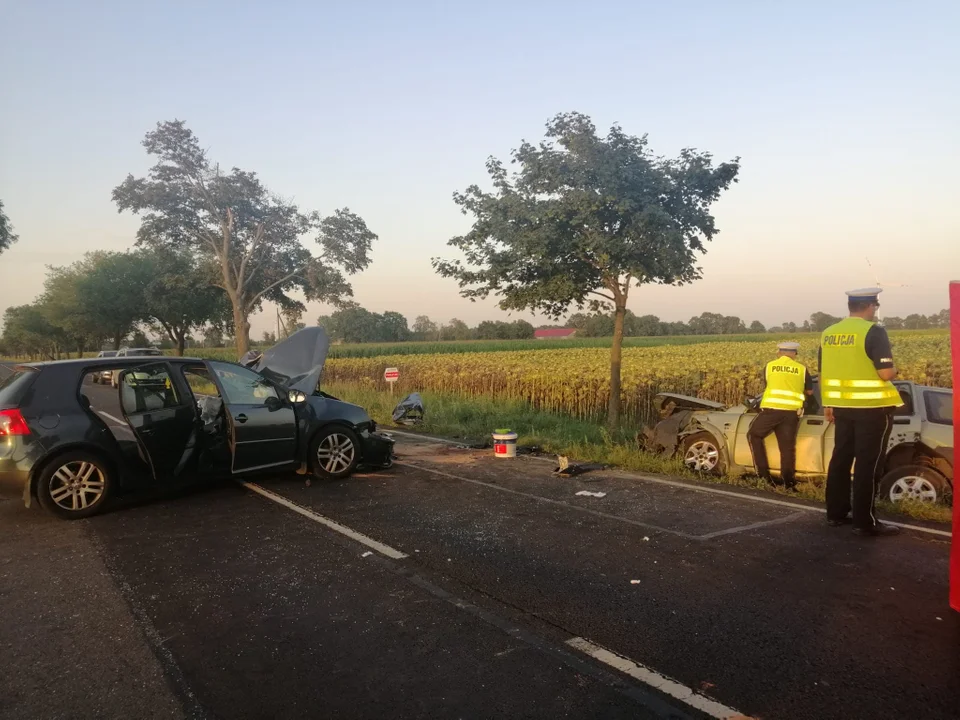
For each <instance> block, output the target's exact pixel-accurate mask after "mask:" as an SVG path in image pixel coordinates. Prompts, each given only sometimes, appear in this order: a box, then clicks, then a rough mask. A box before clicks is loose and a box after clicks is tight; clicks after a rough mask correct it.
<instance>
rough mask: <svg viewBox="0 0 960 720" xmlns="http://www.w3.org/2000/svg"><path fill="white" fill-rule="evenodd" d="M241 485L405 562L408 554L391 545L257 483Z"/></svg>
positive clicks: (242, 483) (393, 558) (391, 557)
mask: <svg viewBox="0 0 960 720" xmlns="http://www.w3.org/2000/svg"><path fill="white" fill-rule="evenodd" d="M240 484H241V485H243V486H244V487H245V488H247V489H248V490H253V492H255V493H257V494H258V495H261V496H262V497H265V498H266V499H267V500H271V501H273V502H275V503H277V504H278V505H283V506H284V507H285V508H287V509H288V510H293V511H294V512H295V513H297V514H298V515H302V516H303V517H305V518H307V519H308V520H313V521H314V522H315V523H320V524H321V525H324V526H326V527H328V528H330V529H331V530H333V531H334V532H338V533H340V534H341V535H345V536H346V537H348V538H350V539H351V540H355V541H356V542H358V543H360V544H361V545H366V546H367V547H368V548H370V549H371V550H376V551H377V552H378V553H380V554H381V555H384V556H386V557H388V558H390V559H392V560H403V559H404V558H405V557H407V555H406V553H402V552H400V551H399V550H394V549H393V548H392V547H390V546H389V545H384V544H383V543H382V542H378V541H376V540H374V539H373V538H369V537H367V536H366V535H364V534H363V533H359V532H357V531H356V530H351V529H350V528H348V527H347V526H346V525H341V524H340V523H338V522H337V521H336V520H331V519H330V518H328V517H324V516H323V515H320V514H319V513H315V512H313V510H308V509H307V508H305V507H303V506H302V505H297V504H296V503H295V502H293V501H292V500H287V499H286V498H285V497H283V496H281V495H277V494H276V493H275V492H271V491H269V490H267V489H266V488H264V487H261V486H259V485H257V484H255V483H252V482H241V483H240Z"/></svg>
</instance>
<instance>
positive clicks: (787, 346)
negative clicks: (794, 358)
mask: <svg viewBox="0 0 960 720" xmlns="http://www.w3.org/2000/svg"><path fill="white" fill-rule="evenodd" d="M799 349H800V343H798V342H782V343H779V344H777V350H780V351H781V352H797V351H798V350H799Z"/></svg>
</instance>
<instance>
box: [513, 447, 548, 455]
mask: <svg viewBox="0 0 960 720" xmlns="http://www.w3.org/2000/svg"><path fill="white" fill-rule="evenodd" d="M517 455H543V448H541V447H540V446H539V445H524V446H522V447H521V446H518V447H517Z"/></svg>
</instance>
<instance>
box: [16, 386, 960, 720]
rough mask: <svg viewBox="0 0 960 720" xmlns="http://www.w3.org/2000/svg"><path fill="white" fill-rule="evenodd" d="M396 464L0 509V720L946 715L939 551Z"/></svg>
mask: <svg viewBox="0 0 960 720" xmlns="http://www.w3.org/2000/svg"><path fill="white" fill-rule="evenodd" d="M105 402H106V399H105V398H104V403H105ZM399 451H400V454H401V456H402V457H401V463H402V464H398V465H397V466H395V467H394V468H393V469H391V470H389V471H381V472H377V473H371V474H361V475H358V476H355V477H354V478H351V479H349V480H346V481H340V482H313V483H312V484H311V485H310V486H307V485H306V484H305V483H304V482H303V479H302V478H296V477H266V478H258V479H256V481H255V484H254V485H251V486H241V485H239V484H236V483H226V484H222V485H216V486H213V487H207V488H202V489H198V490H196V491H192V492H188V493H181V494H169V493H166V494H164V493H162V492H159V494H155V495H153V496H151V497H149V498H144V499H142V500H138V501H127V502H126V503H125V504H124V505H123V506H122V507H117V508H116V509H115V511H113V512H109V513H107V514H105V515H102V516H100V517H97V518H93V519H90V520H87V521H81V522H75V523H64V522H61V521H56V520H54V519H52V518H49V517H47V516H46V515H44V514H43V513H42V511H40V510H39V508H35V509H33V510H30V511H27V510H25V509H24V508H23V507H22V506H21V505H20V504H19V503H17V502H16V501H10V502H3V503H0V528H2V531H0V618H2V621H0V718H3V719H6V718H11V719H12V718H18V719H19V718H74V717H76V718H88V717H102V718H130V717H138V718H140V717H142V718H148V717H157V718H178V717H196V718H288V717H337V718H381V717H404V718H426V717H429V718H446V717H457V718H489V717H529V718H540V717H543V718H621V717H622V718H628V717H629V718H654V717H720V716H723V715H724V714H725V713H732V712H734V711H737V712H741V713H744V714H746V715H749V716H753V717H757V718H764V720H772V719H773V718H811V719H812V718H816V719H818V720H820V719H823V720H826V719H829V718H881V717H883V718H887V717H918V718H920V717H922V718H955V717H956V708H957V707H960V653H958V652H957V651H958V647H960V620H958V618H960V616H958V615H957V614H956V613H953V612H951V611H950V610H949V609H948V607H947V565H948V553H949V546H948V542H947V538H945V537H943V536H942V535H939V534H928V533H922V532H914V531H909V532H906V533H905V534H904V535H902V536H901V537H899V538H892V539H889V538H885V539H882V540H871V539H863V538H857V537H854V536H853V535H852V534H851V533H850V532H849V531H848V530H847V529H830V528H827V527H826V526H825V524H824V521H823V516H822V514H821V513H819V512H816V511H812V510H810V509H809V508H805V507H802V506H793V505H791V506H787V505H780V504H771V503H769V502H768V500H769V499H770V497H769V496H763V495H760V496H757V497H741V496H738V495H736V494H733V493H728V492H727V491H725V490H720V491H719V492H717V488H715V487H711V488H698V487H694V488H691V487H688V486H685V485H683V484H679V483H678V484H665V483H662V482H654V481H650V480H642V479H637V478H636V477H631V476H627V475H625V474H620V473H590V474H588V475H584V476H581V477H580V478H575V479H558V478H555V477H553V476H552V475H551V472H550V471H551V469H552V466H551V465H550V464H549V463H546V462H544V461H542V460H536V459H527V458H523V459H517V460H515V461H502V460H495V459H493V458H492V457H491V456H489V455H488V454H487V453H484V452H468V451H461V450H457V449H453V448H450V447H449V446H446V445H440V444H435V443H428V442H413V441H410V440H407V439H404V440H402V441H401V443H400V446H399ZM580 491H589V492H591V493H595V492H601V493H605V495H604V496H603V497H594V496H578V495H576V493H577V492H580ZM758 497H759V499H758ZM940 530H941V532H942V531H943V528H940ZM599 648H606V649H608V650H609V651H612V653H613V654H610V653H605V652H604V651H603V650H600V649H599ZM667 678H670V679H672V684H671V682H670V681H668V680H667ZM694 691H695V692H696V694H691V693H692V692H694Z"/></svg>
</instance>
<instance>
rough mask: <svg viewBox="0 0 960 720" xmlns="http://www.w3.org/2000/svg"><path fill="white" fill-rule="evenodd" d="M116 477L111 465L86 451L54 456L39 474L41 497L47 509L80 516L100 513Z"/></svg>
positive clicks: (65, 515)
mask: <svg viewBox="0 0 960 720" xmlns="http://www.w3.org/2000/svg"><path fill="white" fill-rule="evenodd" d="M112 481H113V478H112V477H111V474H110V470H109V468H108V467H107V465H106V464H105V463H104V462H103V461H102V460H101V459H100V458H99V457H97V456H96V455H94V454H92V453H88V452H84V451H78V452H71V453H66V454H64V455H61V456H60V457H58V458H54V459H53V460H52V461H51V462H50V463H49V464H48V465H47V466H46V467H45V468H44V469H43V472H42V473H40V477H39V478H37V499H38V500H39V501H40V505H41V506H42V507H43V509H44V510H47V511H49V512H51V513H53V514H54V515H58V516H59V517H62V518H66V519H68V520H76V519H79V518H85V517H90V516H91V515H96V514H97V513H98V512H100V510H101V509H103V507H104V505H106V503H107V500H108V498H109V495H110V490H111V485H112Z"/></svg>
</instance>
